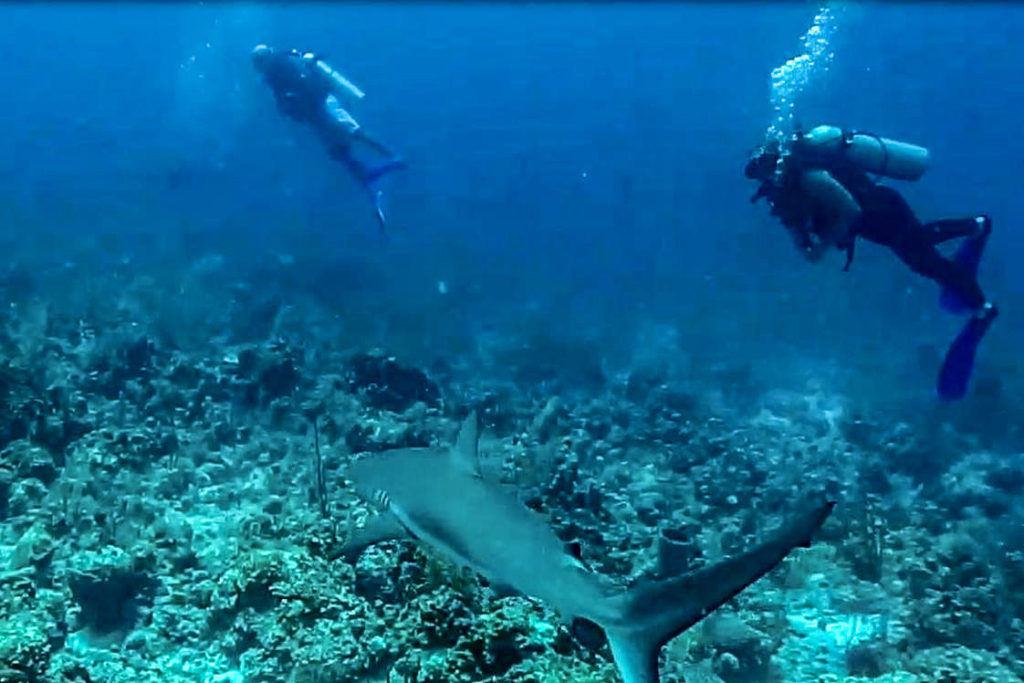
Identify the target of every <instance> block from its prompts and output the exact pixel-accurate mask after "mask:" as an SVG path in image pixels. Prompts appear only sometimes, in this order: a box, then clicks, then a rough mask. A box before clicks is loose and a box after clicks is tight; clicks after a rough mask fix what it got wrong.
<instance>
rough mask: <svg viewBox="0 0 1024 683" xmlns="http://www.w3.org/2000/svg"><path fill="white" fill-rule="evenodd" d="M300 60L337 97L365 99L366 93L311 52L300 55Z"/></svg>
mask: <svg viewBox="0 0 1024 683" xmlns="http://www.w3.org/2000/svg"><path fill="white" fill-rule="evenodd" d="M302 60H303V61H304V62H306V63H307V64H309V65H310V67H311V70H312V72H313V73H315V74H316V75H318V76H319V77H320V78H322V79H324V82H325V83H326V84H327V87H328V88H329V89H330V90H331V92H333V93H334V94H335V95H337V96H338V97H343V96H345V95H348V96H349V97H352V98H354V99H357V100H361V99H363V98H364V97H366V93H364V92H363V91H362V90H360V89H359V87H358V86H356V84H355V83H353V82H352V81H350V80H348V79H347V78H345V77H344V76H342V75H341V74H340V73H339V72H338V71H336V70H335V69H333V68H332V67H331V65H330V64H328V63H327V62H325V61H324V60H322V59H320V58H319V57H317V56H316V55H315V54H313V53H312V52H307V53H306V54H304V55H302Z"/></svg>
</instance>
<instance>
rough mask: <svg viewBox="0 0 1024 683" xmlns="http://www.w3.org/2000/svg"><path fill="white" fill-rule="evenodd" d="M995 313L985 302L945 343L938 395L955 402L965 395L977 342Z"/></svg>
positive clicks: (981, 337)
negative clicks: (955, 334) (950, 340)
mask: <svg viewBox="0 0 1024 683" xmlns="http://www.w3.org/2000/svg"><path fill="white" fill-rule="evenodd" d="M997 315H999V309H997V308H996V307H995V305H993V304H991V303H986V304H985V306H984V307H983V308H982V309H981V310H980V311H978V313H977V314H976V315H974V316H972V317H971V318H970V320H968V321H967V324H965V325H964V328H963V329H962V330H960V334H958V335H957V336H956V339H954V340H953V343H952V344H950V345H949V350H948V351H946V358H945V360H943V362H942V369H941V370H940V371H939V382H938V392H939V398H942V399H944V400H946V401H955V400H957V399H961V398H963V397H964V396H965V395H966V394H967V385H968V384H969V383H970V381H971V374H972V373H973V371H974V358H975V356H976V355H977V352H978V345H979V344H980V343H981V340H982V339H983V338H984V336H985V333H986V332H988V328H989V327H991V326H992V321H993V320H995V319H996V316H997Z"/></svg>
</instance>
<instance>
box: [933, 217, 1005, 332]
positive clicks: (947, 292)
mask: <svg viewBox="0 0 1024 683" xmlns="http://www.w3.org/2000/svg"><path fill="white" fill-rule="evenodd" d="M977 221H978V232H977V233H975V234H974V235H971V236H970V237H968V238H967V239H965V240H964V241H963V243H962V244H961V245H960V248H959V249H957V252H956V255H955V256H954V257H953V260H954V261H955V262H956V264H957V265H958V266H960V267H961V268H963V269H964V270H966V271H967V272H968V273H969V274H970V275H971V277H977V276H978V264H980V263H981V256H982V254H984V253H985V245H986V244H988V238H989V235H991V234H992V219H991V218H989V217H988V216H979V217H978V218H977ZM939 306H941V307H942V310H944V311H946V312H948V313H953V314H954V315H957V314H960V313H965V312H967V311H968V310H970V309H969V307H968V306H967V304H966V303H964V300H963V297H961V296H960V295H959V294H958V293H957V292H955V291H954V290H952V289H949V288H947V287H943V288H942V293H941V294H940V295H939Z"/></svg>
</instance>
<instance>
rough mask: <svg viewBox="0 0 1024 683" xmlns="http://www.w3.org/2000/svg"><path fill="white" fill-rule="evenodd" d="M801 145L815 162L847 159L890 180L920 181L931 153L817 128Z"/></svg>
mask: <svg viewBox="0 0 1024 683" xmlns="http://www.w3.org/2000/svg"><path fill="white" fill-rule="evenodd" d="M800 143H801V147H802V148H803V149H804V150H806V152H808V153H809V154H810V156H811V157H812V158H818V159H823V160H834V159H837V158H839V159H843V160H845V161H850V162H853V163H854V164H856V165H857V166H859V167H860V168H861V169H862V170H864V171H866V172H868V173H874V174H876V175H881V176H885V177H887V178H896V179H898V180H917V179H918V178H920V177H921V176H922V175H923V174H924V172H925V171H926V170H927V169H928V150H927V149H925V148H924V147H918V146H917V145H912V144H910V143H907V142H899V141H897V140H889V139H888V138H882V137H879V136H877V135H872V134H871V133H858V132H848V131H844V130H843V129H842V128H839V127H838V126H818V127H816V128H813V129H812V130H811V131H809V132H808V133H806V134H805V135H803V137H802V138H801V139H800Z"/></svg>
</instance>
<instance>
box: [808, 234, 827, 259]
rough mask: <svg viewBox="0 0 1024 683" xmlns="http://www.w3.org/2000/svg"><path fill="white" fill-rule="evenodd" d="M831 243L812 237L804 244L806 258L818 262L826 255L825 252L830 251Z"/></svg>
mask: <svg viewBox="0 0 1024 683" xmlns="http://www.w3.org/2000/svg"><path fill="white" fill-rule="evenodd" d="M828 248H829V245H828V243H827V242H822V241H821V240H817V239H810V240H808V241H807V243H806V244H805V245H804V250H803V253H804V258H805V259H807V260H808V261H810V262H811V263H817V262H818V261H820V260H821V259H822V257H823V256H825V252H826V251H828Z"/></svg>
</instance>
